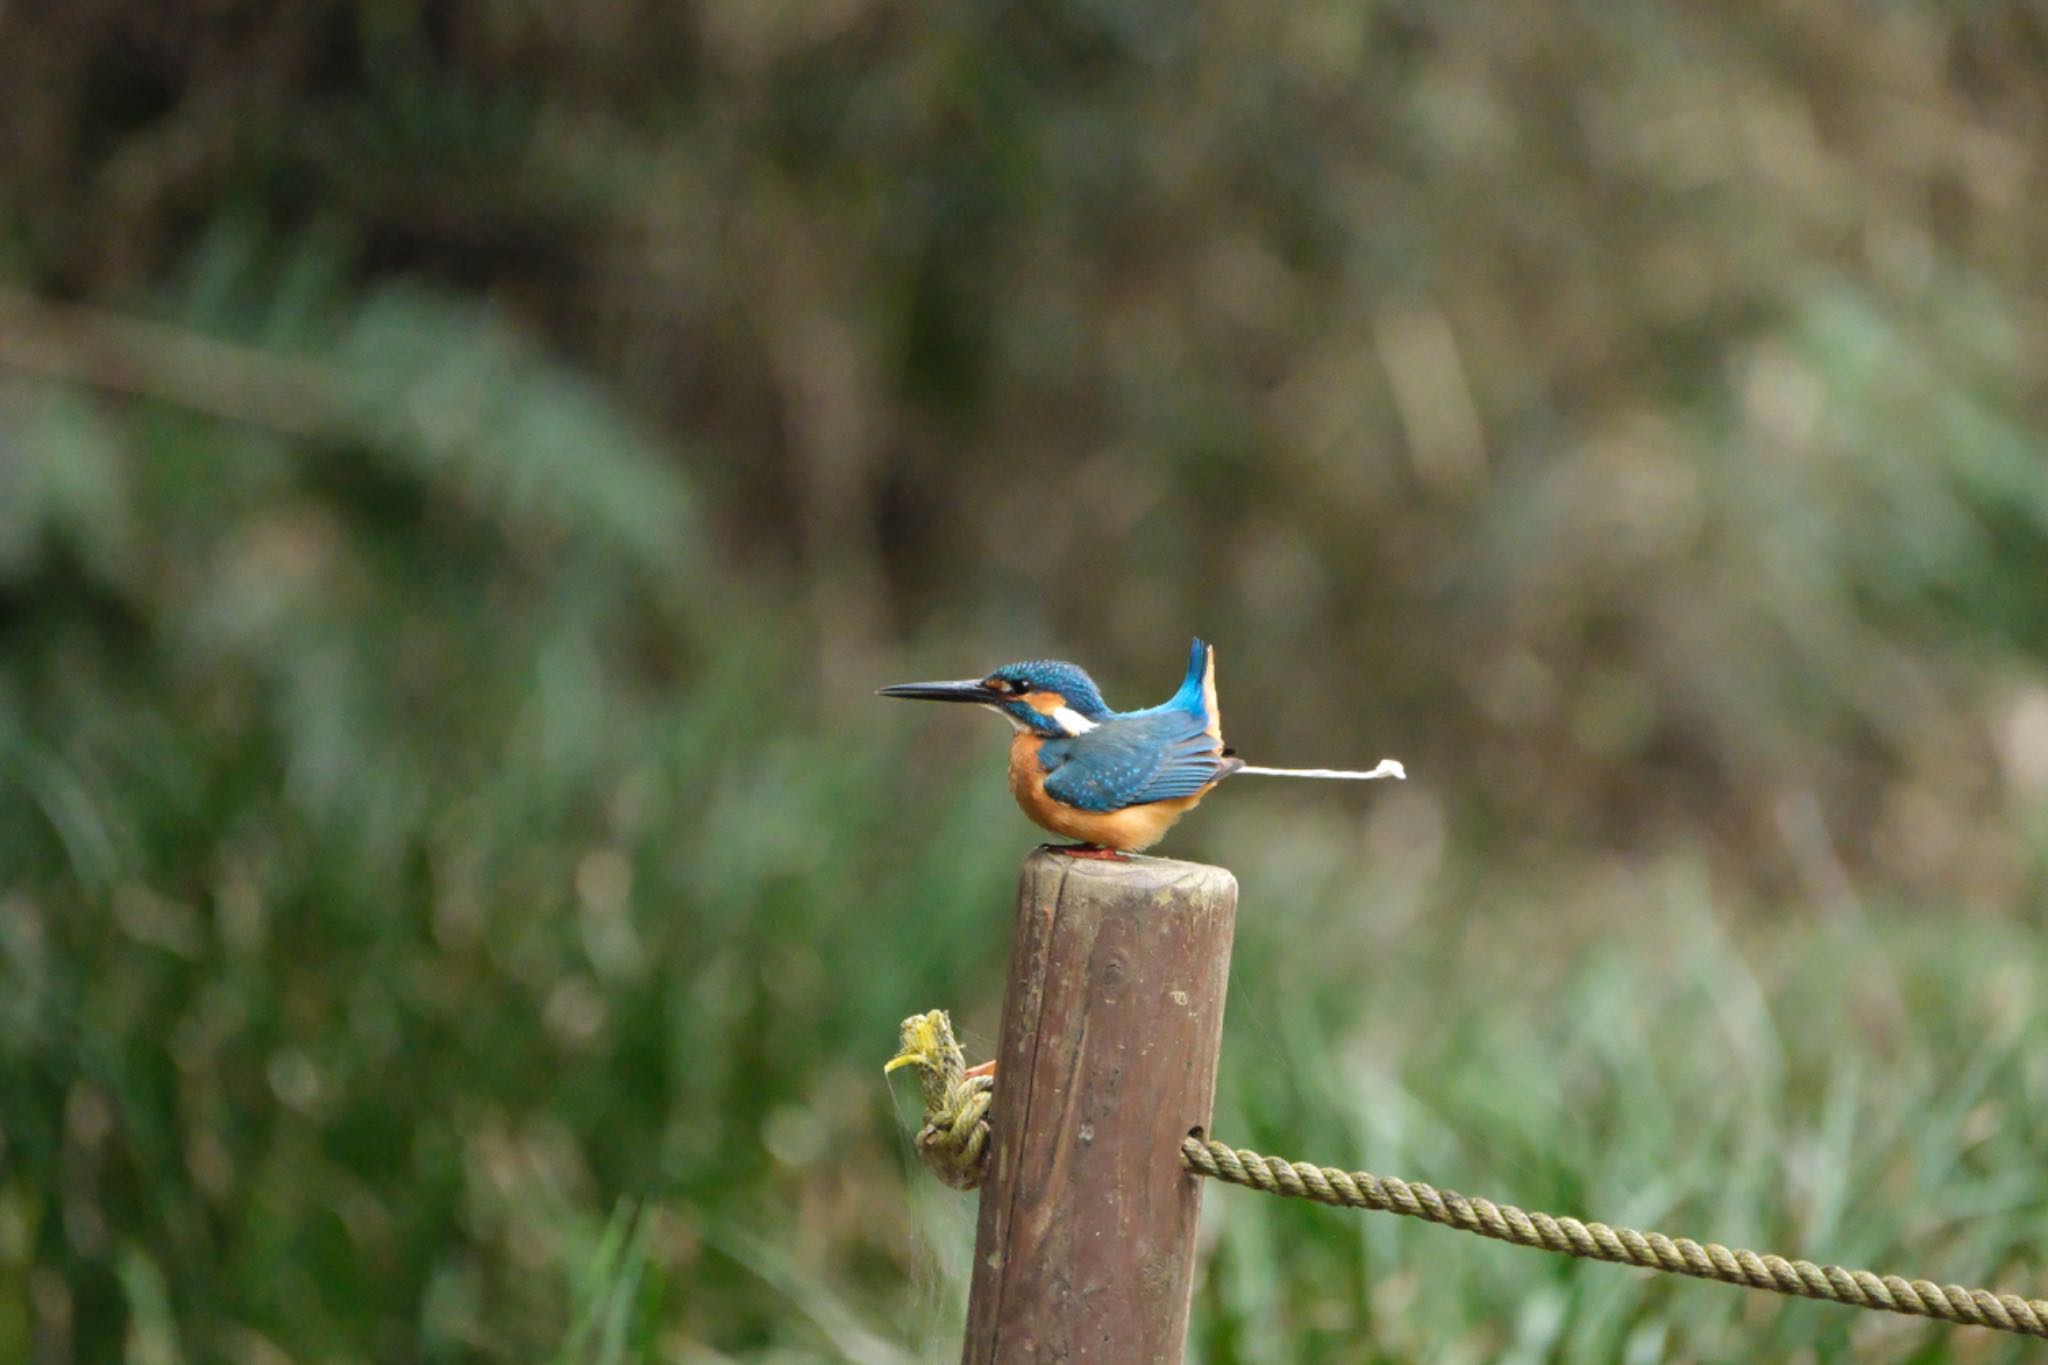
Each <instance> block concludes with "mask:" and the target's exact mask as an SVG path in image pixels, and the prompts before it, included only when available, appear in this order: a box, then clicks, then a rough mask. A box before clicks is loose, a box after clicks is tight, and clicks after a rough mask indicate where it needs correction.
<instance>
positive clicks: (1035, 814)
mask: <svg viewBox="0 0 2048 1365" xmlns="http://www.w3.org/2000/svg"><path fill="white" fill-rule="evenodd" d="M1044 743H1045V741H1044V740H1043V739H1041V738H1039V737H1038V736H1037V735H1030V734H1020V735H1018V736H1017V737H1016V738H1015V739H1013V740H1012V741H1011V742H1010V794H1011V795H1012V796H1014V797H1016V798H1017V804H1018V805H1019V806H1020V807H1022V808H1023V811H1024V813H1025V814H1026V815H1028V816H1030V817H1031V818H1032V819H1033V820H1034V821H1036V822H1037V824H1038V825H1039V827H1040V828H1042V829H1049V830H1051V831H1052V832H1053V833H1054V834H1057V835H1060V836H1061V837H1062V838H1067V839H1078V840H1080V841H1081V842H1082V843H1084V844H1095V845H1097V846H1099V847H1102V848H1113V849H1116V850H1118V851H1119V852H1123V853H1133V852H1136V851H1137V850H1138V849H1141V848H1150V847H1151V846H1152V845H1154V844H1156V843H1158V842H1159V841H1160V839H1161V838H1163V837H1164V836H1165V834H1166V831H1167V830H1169V829H1171V828H1172V827H1173V822H1174V821H1176V820H1178V819H1180V817H1181V816H1183V815H1185V814H1186V813H1187V812H1189V811H1190V810H1193V809H1194V808H1195V805H1196V803H1197V802H1199V801H1200V800H1201V799H1202V798H1203V797H1205V796H1207V795H1208V794H1209V791H1210V789H1211V788H1213V787H1214V786H1215V785H1216V784H1215V783H1213V782H1212V783H1210V784H1209V786H1207V787H1204V788H1202V789H1201V790H1200V791H1198V792H1196V793H1195V794H1194V795H1192V796H1177V797H1175V798H1174V799H1173V800H1171V801H1150V802H1147V803H1146V804H1144V805H1142V806H1125V807H1124V808H1123V809H1122V810H1112V811H1090V810H1078V809H1076V808H1075V807H1073V806H1063V805H1061V804H1060V803H1059V802H1057V801H1055V800H1053V799H1052V798H1051V797H1050V796H1048V795H1046V793H1045V769H1044V768H1042V767H1040V766H1039V762H1038V750H1039V746H1040V745H1042V744H1044Z"/></svg>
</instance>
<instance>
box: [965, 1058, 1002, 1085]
mask: <svg viewBox="0 0 2048 1365" xmlns="http://www.w3.org/2000/svg"><path fill="white" fill-rule="evenodd" d="M960 1074H961V1075H962V1076H965V1077H966V1078H967V1079H968V1080H970V1081H971V1080H973V1079H974V1078H975V1077H977V1076H993V1075H995V1074H996V1059H995V1058H993V1057H991V1058H989V1059H988V1060H987V1061H985V1062H983V1063H982V1064H981V1065H980V1066H970V1067H968V1068H967V1069H966V1070H965V1071H963V1072H961V1073H960Z"/></svg>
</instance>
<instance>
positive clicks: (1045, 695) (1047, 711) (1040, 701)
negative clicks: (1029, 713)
mask: <svg viewBox="0 0 2048 1365" xmlns="http://www.w3.org/2000/svg"><path fill="white" fill-rule="evenodd" d="M1024 701H1025V703H1026V704H1027V705H1028V706H1030V708H1031V709H1032V710H1034V711H1036V712H1037V713H1038V714H1039V715H1041V716H1049V715H1051V714H1052V713H1053V712H1055V711H1057V710H1059V709H1060V708H1061V707H1062V706H1065V705H1066V704H1067V699H1066V698H1065V697H1063V696H1061V695H1060V694H1059V693H1057V692H1026V693H1025V694H1024Z"/></svg>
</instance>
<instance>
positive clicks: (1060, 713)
mask: <svg viewBox="0 0 2048 1365" xmlns="http://www.w3.org/2000/svg"><path fill="white" fill-rule="evenodd" d="M1052 719H1053V723H1054V724H1055V725H1057V726H1059V727H1060V729H1062V730H1064V731H1066V732H1067V733H1068V734H1070V735H1085V734H1087V733H1088V732H1089V731H1090V730H1093V729H1094V728H1095V722H1094V721H1092V720H1090V719H1088V717H1086V716H1084V715H1082V714H1081V713H1080V712H1079V711H1076V710H1075V709H1074V708H1073V707H1071V706H1062V707H1061V708H1059V710H1057V711H1055V712H1053V713H1052Z"/></svg>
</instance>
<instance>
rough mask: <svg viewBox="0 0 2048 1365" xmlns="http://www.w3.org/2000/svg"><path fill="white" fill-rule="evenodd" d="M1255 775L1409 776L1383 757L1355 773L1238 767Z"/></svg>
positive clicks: (1358, 779) (1373, 779)
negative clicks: (1365, 770) (1367, 768)
mask: <svg viewBox="0 0 2048 1365" xmlns="http://www.w3.org/2000/svg"><path fill="white" fill-rule="evenodd" d="M1237 771H1238V772H1241V773H1250V774H1252V776H1254V777H1327V778H1334V779H1336V780H1338V781H1344V782H1376V781H1378V780H1379V779H1380V778H1382V777H1391V778H1393V779H1394V780H1396V781H1400V780H1402V779H1404V778H1406V777H1407V776H1408V770H1407V769H1406V768H1404V767H1402V766H1401V765H1400V763H1399V762H1398V761H1396V760H1394V759H1391V758H1383V759H1381V760H1380V761H1379V763H1378V764H1377V765H1376V766H1375V767H1373V769H1372V770H1371V771H1369V772H1362V773H1354V772H1348V771H1346V770H1345V769H1343V768H1254V767H1252V766H1251V765H1250V764H1246V765H1245V766H1244V767H1242V768H1239V769H1237Z"/></svg>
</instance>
